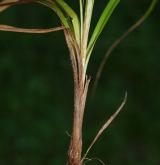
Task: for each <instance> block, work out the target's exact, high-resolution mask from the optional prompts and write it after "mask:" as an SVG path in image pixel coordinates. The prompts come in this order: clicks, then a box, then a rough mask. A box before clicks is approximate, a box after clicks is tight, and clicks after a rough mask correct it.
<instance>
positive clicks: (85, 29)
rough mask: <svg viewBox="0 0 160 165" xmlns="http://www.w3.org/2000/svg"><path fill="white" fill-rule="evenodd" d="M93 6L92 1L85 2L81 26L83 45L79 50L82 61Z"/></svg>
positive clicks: (85, 51)
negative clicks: (80, 50)
mask: <svg viewBox="0 0 160 165" xmlns="http://www.w3.org/2000/svg"><path fill="white" fill-rule="evenodd" d="M93 6H94V0H86V5H85V15H84V24H83V36H82V43H83V44H82V48H81V49H82V53H81V55H82V58H83V59H85V58H86V53H87V44H88V36H89V31H90V24H91V18H92V11H93ZM84 61H85V60H84Z"/></svg>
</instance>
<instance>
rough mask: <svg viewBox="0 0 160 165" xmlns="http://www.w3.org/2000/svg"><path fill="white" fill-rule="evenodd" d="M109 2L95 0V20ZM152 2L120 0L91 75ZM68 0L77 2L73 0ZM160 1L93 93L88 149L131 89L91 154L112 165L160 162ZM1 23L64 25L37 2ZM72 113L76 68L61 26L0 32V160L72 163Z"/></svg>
mask: <svg viewBox="0 0 160 165" xmlns="http://www.w3.org/2000/svg"><path fill="white" fill-rule="evenodd" d="M106 2H107V1H106V0H105V1H98V0H96V4H95V11H94V12H95V14H94V21H93V25H94V24H95V22H96V20H97V18H98V16H99V15H100V11H102V9H103V8H104V5H105V4H106ZM150 2H151V0H147V1H146V0H141V1H134V0H132V1H128V0H123V1H121V4H120V5H119V7H118V8H117V10H116V12H115V13H114V15H113V16H112V18H111V19H110V21H109V23H108V26H107V27H106V28H105V31H104V32H103V34H102V36H101V38H100V39H99V40H98V42H97V46H96V48H95V51H94V53H93V55H92V58H91V61H90V66H89V70H88V73H89V75H91V76H92V81H93V80H94V78H95V74H96V71H97V68H98V66H99V64H100V62H101V60H102V59H103V56H104V54H105V52H106V50H107V48H108V47H109V45H111V43H112V42H113V41H114V40H115V39H116V38H117V37H119V36H120V35H121V34H122V33H123V32H124V31H125V30H126V29H127V28H129V27H130V25H131V24H132V23H134V21H136V20H137V19H138V18H139V17H140V16H141V15H142V14H143V13H144V11H145V10H146V9H147V7H148V6H149V4H150ZM69 3H70V4H73V3H74V7H75V8H76V7H77V6H78V3H77V4H76V3H75V2H74V1H73V0H70V1H69ZM159 5H160V4H158V5H157V7H156V9H155V11H154V13H153V14H152V16H151V17H150V18H149V19H148V20H147V21H146V22H145V23H144V24H143V25H142V26H141V27H140V28H139V29H138V30H136V31H135V32H134V33H132V34H131V35H130V36H129V37H128V38H127V39H126V40H125V41H124V42H123V43H121V45H120V46H119V47H117V48H116V50H115V51H114V52H113V53H112V56H111V57H110V58H109V60H108V62H107V64H106V66H105V69H104V71H103V75H102V77H101V79H100V82H99V86H98V88H97V91H96V95H95V97H94V99H91V97H90V96H91V94H89V95H88V103H87V107H86V114H85V122H84V132H83V133H84V150H86V148H87V146H88V145H89V143H90V142H91V140H92V139H93V137H94V136H95V134H96V132H97V131H98V129H99V128H100V127H101V125H102V124H103V123H104V121H106V119H107V118H108V117H109V116H110V115H111V114H112V113H113V112H114V111H115V110H116V108H117V107H118V105H119V104H120V102H121V101H122V98H123V96H124V93H125V91H126V90H127V91H128V101H127V104H126V106H125V108H124V111H123V112H122V113H121V114H120V115H119V116H118V118H117V119H116V120H115V121H114V123H113V124H112V125H111V126H110V127H109V129H108V130H107V131H105V133H104V134H103V136H102V137H101V138H100V140H99V141H98V142H97V143H96V145H95V146H94V148H93V149H92V151H91V152H90V154H89V155H88V157H89V158H99V159H101V160H103V161H104V162H105V163H106V165H160V100H159V99H160V39H159V37H160V12H159V11H160V8H159ZM0 23H1V24H9V25H16V26H20V27H30V28H33V27H41V28H43V27H45V28H47V27H54V26H56V25H59V21H58V19H57V17H56V16H55V15H54V14H53V13H52V11H50V10H49V9H47V8H45V7H43V6H41V5H37V4H27V5H19V6H16V7H12V8H10V9H9V10H7V11H5V12H3V13H2V14H1V15H0ZM91 85H92V84H91ZM90 90H91V88H90ZM72 113H73V81H72V71H71V64H70V60H69V55H68V50H67V46H66V44H65V41H64V36H63V33H62V32H57V33H52V34H51V33H50V34H45V35H37V34H36V35H31V34H17V33H10V32H0V165H64V164H66V158H67V149H68V144H69V140H70V137H69V136H68V135H67V133H66V132H69V133H70V132H71V124H72ZM86 164H91V165H98V164H100V163H99V162H97V161H96V160H93V161H92V162H88V163H86Z"/></svg>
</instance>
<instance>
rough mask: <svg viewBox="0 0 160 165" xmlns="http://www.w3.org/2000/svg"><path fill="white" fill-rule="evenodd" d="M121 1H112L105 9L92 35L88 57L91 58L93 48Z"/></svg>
mask: <svg viewBox="0 0 160 165" xmlns="http://www.w3.org/2000/svg"><path fill="white" fill-rule="evenodd" d="M119 2H120V0H110V1H109V2H108V4H107V6H106V8H105V9H104V11H103V13H102V15H101V16H100V19H99V21H98V23H97V25H96V27H95V29H94V32H93V34H92V37H91V39H90V42H89V46H88V50H87V51H88V56H90V54H91V52H92V50H93V47H94V45H95V43H96V41H97V39H98V37H99V35H100V34H101V32H102V30H103V29H104V27H105V25H106V23H107V22H108V20H109V18H110V16H111V15H112V13H113V11H114V9H115V8H116V6H117V5H118V4H119Z"/></svg>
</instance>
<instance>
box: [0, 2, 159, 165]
mask: <svg viewBox="0 0 160 165" xmlns="http://www.w3.org/2000/svg"><path fill="white" fill-rule="evenodd" d="M157 1H158V0H153V1H152V4H151V8H150V12H151V11H152V10H153V8H154V6H155V4H156V2H157ZM30 2H35V3H40V4H42V5H45V6H46V7H48V8H50V9H51V10H52V11H53V12H55V13H56V14H57V16H58V17H59V19H60V23H61V26H59V27H56V28H49V29H24V28H19V27H13V26H9V25H2V24H0V30H3V31H12V32H22V33H49V32H55V31H59V30H63V32H64V35H65V39H66V43H67V45H68V49H69V55H70V60H71V64H72V69H73V77H74V115H73V127H72V134H71V140H70V145H69V149H68V160H67V164H68V165H82V164H84V160H85V159H86V156H87V154H88V152H89V151H90V149H91V147H92V146H93V144H94V143H95V142H96V140H97V139H98V138H99V137H100V135H101V134H102V132H103V131H104V130H105V129H106V128H107V127H108V126H109V124H110V123H111V122H112V121H113V119H114V118H115V117H116V116H117V115H118V113H119V112H120V110H121V109H122V108H123V106H124V104H125V102H126V95H125V98H124V100H123V102H122V104H121V105H120V107H119V108H118V110H117V111H116V112H115V113H114V114H113V115H112V116H111V118H110V119H109V120H108V121H107V122H106V123H105V124H104V125H103V126H102V128H101V129H100V131H99V132H98V134H97V135H96V137H95V139H94V140H93V142H92V143H91V145H90V146H89V148H88V150H87V152H86V153H85V154H84V155H83V156H82V144H83V143H82V127H83V116H84V110H85V104H86V98H87V93H88V87H89V84H90V77H89V76H88V75H87V67H88V63H89V60H90V58H91V54H92V51H93V49H94V47H95V44H96V41H97V40H98V38H99V36H100V34H101V33H102V31H103V29H104V27H105V26H106V24H107V22H108V20H109V18H110V17H111V15H112V13H113V12H114V10H115V9H116V7H117V6H118V4H119V3H120V0H109V1H108V2H106V6H105V8H104V10H103V12H102V14H101V15H100V17H99V20H98V21H97V24H96V26H95V27H94V30H93V32H92V33H91V30H90V27H91V20H92V16H93V13H94V11H93V9H94V3H95V0H79V2H78V0H77V4H78V3H79V13H76V12H75V11H74V10H73V9H72V7H71V6H70V5H69V4H68V3H67V0H3V1H1V3H0V12H3V11H5V10H6V9H7V8H9V7H11V6H13V5H18V4H22V3H30ZM147 16H148V15H147ZM147 16H146V17H147Z"/></svg>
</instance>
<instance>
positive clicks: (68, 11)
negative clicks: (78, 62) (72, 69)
mask: <svg viewBox="0 0 160 165" xmlns="http://www.w3.org/2000/svg"><path fill="white" fill-rule="evenodd" d="M56 2H57V3H58V4H59V5H60V7H61V8H62V9H63V10H64V11H65V12H66V14H67V15H68V16H69V17H70V18H71V21H72V24H73V29H74V35H75V38H76V41H77V43H78V44H80V38H81V37H80V21H79V18H78V16H77V14H76V13H75V12H74V10H73V9H72V8H71V7H70V6H69V5H68V4H67V3H66V2H65V1H64V0H56Z"/></svg>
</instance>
